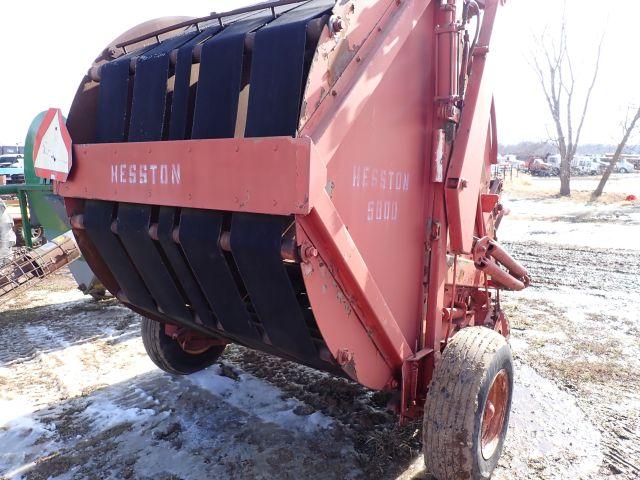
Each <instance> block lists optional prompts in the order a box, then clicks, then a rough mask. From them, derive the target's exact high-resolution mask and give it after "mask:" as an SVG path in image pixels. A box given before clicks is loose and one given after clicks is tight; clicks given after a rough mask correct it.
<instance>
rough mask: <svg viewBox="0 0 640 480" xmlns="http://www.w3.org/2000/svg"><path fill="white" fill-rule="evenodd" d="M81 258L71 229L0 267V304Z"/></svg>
mask: <svg viewBox="0 0 640 480" xmlns="http://www.w3.org/2000/svg"><path fill="white" fill-rule="evenodd" d="M78 258H80V249H79V248H78V245H77V244H76V240H75V238H74V236H73V233H72V232H71V230H69V231H68V232H66V233H63V234H62V235H60V236H58V237H56V238H54V239H53V240H51V241H50V242H48V243H46V244H45V245H43V246H41V247H38V248H36V249H35V250H32V251H30V252H26V253H24V254H22V255H20V256H19V257H18V258H16V259H15V260H13V261H11V262H9V263H7V264H6V265H3V266H2V267H0V304H2V303H4V302H6V301H7V300H9V298H13V296H15V295H16V294H17V293H19V292H20V291H22V290H24V289H26V288H28V287H30V286H31V285H33V284H34V283H35V282H37V281H39V280H41V279H43V278H45V277H47V276H48V275H50V274H52V273H54V272H55V271H57V270H59V269H60V268H62V267H64V266H65V265H68V264H70V263H71V262H74V261H75V260H77V259H78Z"/></svg>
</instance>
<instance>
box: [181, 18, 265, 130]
mask: <svg viewBox="0 0 640 480" xmlns="http://www.w3.org/2000/svg"><path fill="white" fill-rule="evenodd" d="M270 18H271V13H269V14H266V15H265V14H264V13H261V15H259V16H257V17H256V18H253V17H252V18H250V19H248V20H243V21H240V22H236V23H235V24H233V25H232V26H229V27H227V28H226V29H225V30H224V31H223V32H222V33H220V34H218V35H216V36H215V37H213V38H211V39H209V40H207V41H206V42H205V43H204V44H203V46H202V56H201V59H200V74H199V78H198V92H197V94H196V105H195V112H194V118H193V133H192V138H232V137H233V136H234V134H235V127H236V117H237V113H238V98H239V96H240V88H241V82H242V66H243V62H244V58H243V56H244V44H245V38H246V35H247V34H248V33H249V32H252V31H254V30H256V29H257V28H259V27H261V26H262V25H264V24H265V23H267V22H268V21H269V19H270Z"/></svg>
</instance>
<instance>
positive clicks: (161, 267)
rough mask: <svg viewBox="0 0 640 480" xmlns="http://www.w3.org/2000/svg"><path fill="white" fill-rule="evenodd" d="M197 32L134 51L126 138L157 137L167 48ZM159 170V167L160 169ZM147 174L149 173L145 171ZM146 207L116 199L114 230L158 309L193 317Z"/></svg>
mask: <svg viewBox="0 0 640 480" xmlns="http://www.w3.org/2000/svg"><path fill="white" fill-rule="evenodd" d="M196 35H197V32H192V33H188V34H185V35H180V36H176V37H173V38H171V39H169V40H167V41H165V42H163V43H161V44H159V45H157V46H156V47H154V48H152V49H150V50H149V51H147V52H146V53H145V54H144V55H142V56H140V57H139V58H138V60H137V63H136V74H135V82H134V86H133V100H132V105H131V122H130V127H129V138H128V140H129V142H141V141H160V140H162V131H163V126H164V118H165V106H166V100H167V99H166V97H167V81H168V79H169V69H170V64H169V63H170V60H169V54H170V53H171V51H172V50H174V49H176V48H179V47H180V46H181V45H183V44H184V43H186V42H188V41H190V40H191V39H192V38H193V37H195V36H196ZM163 169H164V170H163ZM169 174H170V172H168V167H167V166H166V165H165V166H162V165H161V166H159V168H158V170H157V173H155V172H154V175H155V176H157V180H158V181H159V182H162V178H163V176H165V177H167V178H165V180H166V181H168V176H169ZM150 175H151V174H150ZM151 213H152V207H151V206H149V205H138V204H120V206H119V209H118V215H117V232H118V236H119V237H120V241H121V242H122V245H123V246H124V248H125V249H126V251H127V253H128V255H129V257H130V258H131V261H132V262H133V263H134V265H135V266H136V267H137V268H138V271H139V272H140V275H141V277H142V279H143V280H144V282H145V284H146V286H147V288H148V290H149V292H150V293H151V296H152V297H153V298H154V299H155V302H156V304H157V305H158V307H159V311H160V312H161V313H163V314H165V315H167V316H168V317H170V318H174V319H177V320H183V321H186V322H193V321H194V316H193V314H192V313H191V312H190V311H189V309H188V308H187V307H186V304H187V303H189V304H191V302H190V300H189V299H188V298H185V296H186V295H183V293H182V292H181V287H180V282H179V281H176V280H174V278H175V274H172V272H171V271H170V270H169V268H170V265H169V264H168V263H169V262H167V261H165V259H164V258H163V255H162V254H161V250H160V249H158V248H157V246H156V244H155V242H154V241H153V239H152V238H151V236H150V235H149V227H150V225H151Z"/></svg>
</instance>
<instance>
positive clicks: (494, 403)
mask: <svg viewBox="0 0 640 480" xmlns="http://www.w3.org/2000/svg"><path fill="white" fill-rule="evenodd" d="M509 390H510V387H509V377H508V375H507V371H506V370H500V371H499V372H498V374H497V375H496V376H495V377H494V379H493V382H492V383H491V387H490V388H489V395H487V401H486V403H485V405H484V412H483V414H482V427H481V432H482V437H481V450H482V456H483V457H484V459H485V460H489V459H490V458H491V457H493V455H494V454H495V453H496V450H497V448H498V445H499V444H500V437H501V436H502V430H503V429H504V421H505V418H506V417H507V406H508V403H509Z"/></svg>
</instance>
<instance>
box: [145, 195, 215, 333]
mask: <svg viewBox="0 0 640 480" xmlns="http://www.w3.org/2000/svg"><path fill="white" fill-rule="evenodd" d="M178 212H179V209H177V208H173V207H161V208H160V212H159V213H158V242H159V243H160V245H161V246H162V250H163V252H164V254H165V255H166V258H167V260H168V261H169V263H170V264H171V267H172V268H173V270H174V272H175V274H176V276H177V277H178V279H179V281H180V283H181V286H182V289H183V290H184V291H185V292H186V294H187V296H188V297H189V300H190V301H191V307H192V308H193V311H194V312H195V314H196V316H197V319H196V323H200V324H203V325H205V326H207V327H209V328H218V322H217V320H216V318H215V316H214V315H213V313H212V311H211V307H210V306H209V304H208V303H207V300H206V298H205V297H204V295H203V293H202V291H201V289H200V286H199V285H198V283H197V282H196V280H195V278H194V276H193V273H192V272H191V269H190V268H189V265H188V263H187V260H186V259H185V258H184V255H183V253H182V251H181V250H180V246H179V245H178V244H177V243H176V242H175V241H174V239H173V230H174V227H175V226H176V220H177V218H176V217H177V216H178Z"/></svg>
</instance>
